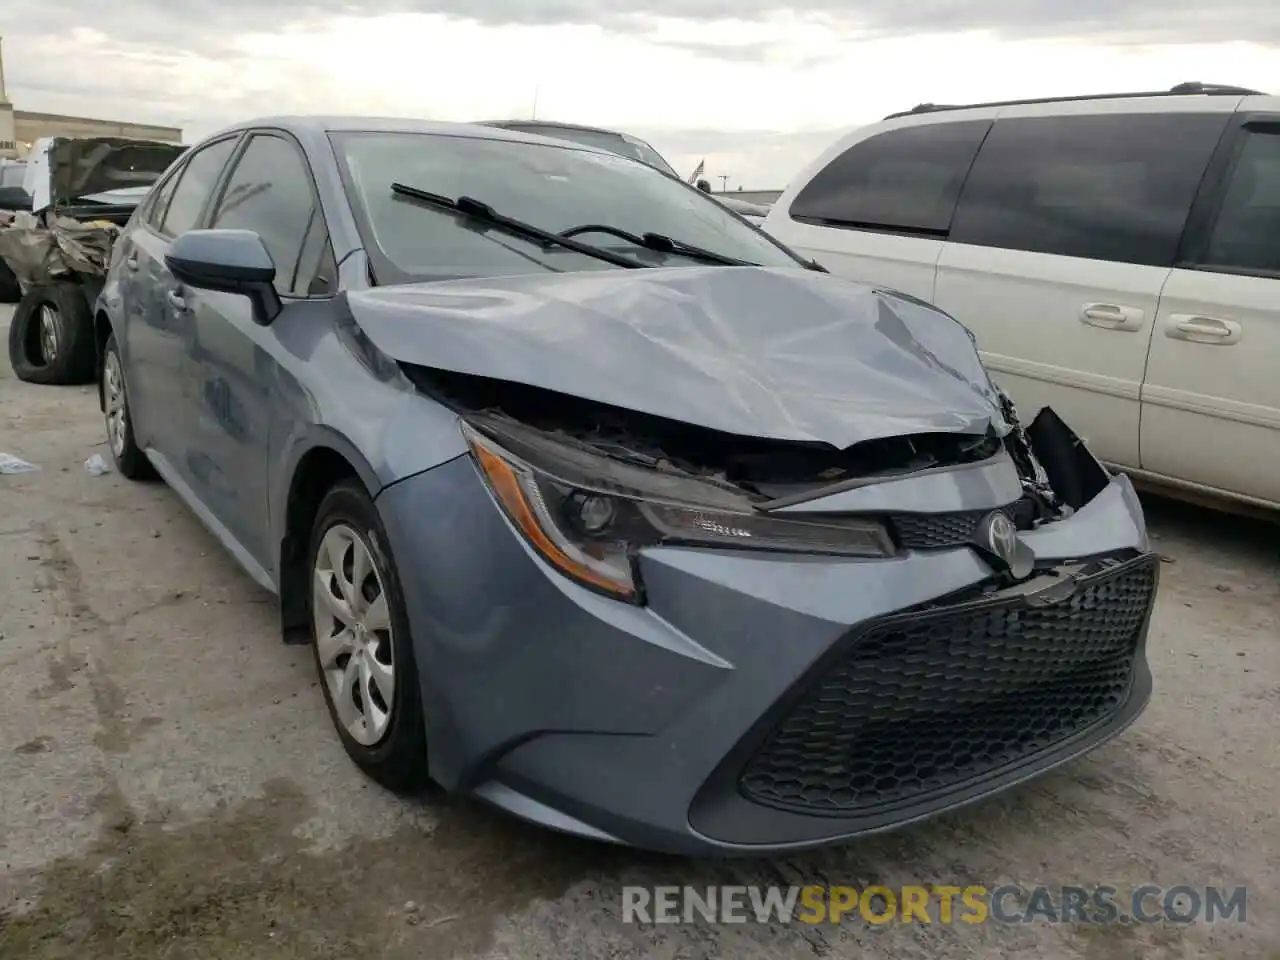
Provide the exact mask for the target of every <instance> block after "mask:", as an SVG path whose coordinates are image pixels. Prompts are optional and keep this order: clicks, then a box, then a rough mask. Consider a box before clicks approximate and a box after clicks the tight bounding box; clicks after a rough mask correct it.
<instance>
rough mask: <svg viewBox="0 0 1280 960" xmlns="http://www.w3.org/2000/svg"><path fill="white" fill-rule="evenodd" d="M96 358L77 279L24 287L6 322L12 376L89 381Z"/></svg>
mask: <svg viewBox="0 0 1280 960" xmlns="http://www.w3.org/2000/svg"><path fill="white" fill-rule="evenodd" d="M97 360H98V352H97V347H96V346H95V344H94V340H93V316H92V314H91V313H90V311H89V301H88V300H87V299H86V297H85V294H84V291H83V290H82V289H81V288H80V286H79V284H76V283H72V282H71V281H68V280H59V281H57V282H55V283H47V284H40V285H39V286H34V287H32V288H31V289H30V290H28V291H27V293H26V295H25V296H24V297H23V298H22V302H21V303H19V304H18V309H17V310H15V311H14V313H13V319H12V320H11V321H10V323H9V363H10V365H11V366H12V367H13V372H14V374H16V375H17V377H18V379H19V380H25V381H27V382H28V383H45V384H78V383H89V382H91V381H92V380H93V377H94V373H95V372H96V367H97Z"/></svg>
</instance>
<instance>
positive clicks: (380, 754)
mask: <svg viewBox="0 0 1280 960" xmlns="http://www.w3.org/2000/svg"><path fill="white" fill-rule="evenodd" d="M309 558H310V570H311V576H310V578H309V580H310V585H311V587H310V589H311V611H312V635H313V640H314V643H313V650H314V651H315V659H316V668H317V669H318V671H319V674H320V687H321V689H322V690H323V692H324V699H325V703H326V704H327V705H328V708H329V716H330V718H331V719H332V720H333V725H334V727H335V728H336V729H337V731H338V736H339V737H340V738H341V740H342V745H343V747H344V748H345V749H346V751H347V755H348V756H350V757H351V759H352V760H354V761H355V763H356V764H357V765H358V766H359V767H360V768H361V769H362V770H364V771H365V773H367V774H368V775H369V776H370V777H372V778H373V779H374V780H376V781H377V782H379V783H381V784H382V785H383V786H385V787H387V788H389V789H391V790H394V791H396V792H407V791H412V790H416V789H418V788H420V787H421V786H422V785H423V784H424V783H425V781H426V778H427V744H426V729H425V726H424V722H423V711H422V697H421V692H420V690H419V687H418V677H417V668H416V664H415V661H414V656H413V644H412V642H411V640H410V638H409V627H408V617H407V615H406V613H405V609H404V601H403V599H402V594H401V591H400V580H399V578H398V576H397V575H396V569H395V563H394V561H393V560H392V558H391V555H390V552H389V550H388V548H387V538H386V533H385V531H384V530H383V528H382V523H381V521H380V520H379V518H378V513H377V509H376V508H375V507H374V505H373V501H372V500H370V499H369V496H368V494H367V493H366V492H365V491H364V488H363V487H362V486H361V485H360V484H359V483H358V482H356V481H347V482H343V483H340V484H338V485H337V486H335V487H334V488H333V489H332V490H330V491H329V492H328V493H327V494H326V495H325V497H324V499H323V500H322V501H321V503H320V508H319V510H318V511H317V514H316V521H315V524H314V525H313V527H312V532H311V549H310V551H309Z"/></svg>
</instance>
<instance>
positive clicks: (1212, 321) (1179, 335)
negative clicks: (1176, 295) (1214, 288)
mask: <svg viewBox="0 0 1280 960" xmlns="http://www.w3.org/2000/svg"><path fill="white" fill-rule="evenodd" d="M1243 333H1244V330H1243V328H1242V327H1241V326H1240V324H1239V323H1238V322H1236V321H1235V320H1223V319H1221V318H1220V317H1203V316H1201V315H1200V314H1198V313H1175V314H1173V315H1172V316H1170V317H1169V322H1168V323H1167V324H1166V325H1165V328H1164V335H1165V336H1166V337H1170V338H1171V339H1174V340H1186V341H1188V342H1190V343H1206V344H1209V345H1210V346H1216V347H1227V346H1230V345H1231V344H1233V343H1239V342H1240V337H1241V335H1242V334H1243Z"/></svg>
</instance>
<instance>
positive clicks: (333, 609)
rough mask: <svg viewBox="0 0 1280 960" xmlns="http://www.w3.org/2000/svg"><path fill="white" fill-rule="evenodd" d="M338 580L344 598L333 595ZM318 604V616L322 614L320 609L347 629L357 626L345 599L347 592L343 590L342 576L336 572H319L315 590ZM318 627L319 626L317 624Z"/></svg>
mask: <svg viewBox="0 0 1280 960" xmlns="http://www.w3.org/2000/svg"><path fill="white" fill-rule="evenodd" d="M334 580H337V582H338V589H339V590H342V592H343V594H344V596H342V597H335V596H334V595H333V582H334ZM313 592H314V593H315V597H316V603H317V607H318V609H317V610H316V613H317V615H318V614H319V613H320V609H319V608H323V610H324V611H325V612H326V613H328V614H329V616H331V617H332V618H334V619H336V620H338V621H339V622H340V623H342V624H343V625H344V626H346V627H348V628H349V627H353V626H355V622H356V618H355V617H354V616H353V615H352V613H351V608H350V607H349V606H347V601H346V597H345V593H346V591H345V590H343V588H342V575H341V574H340V573H338V571H336V570H317V571H316V585H315V588H314V591H313ZM317 626H319V625H318V624H317Z"/></svg>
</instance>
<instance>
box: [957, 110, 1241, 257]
mask: <svg viewBox="0 0 1280 960" xmlns="http://www.w3.org/2000/svg"><path fill="white" fill-rule="evenodd" d="M1227 119H1228V115H1227V114H1225V113H1205V114H1191V113H1149V114H1111V113H1108V114H1091V115H1085V116H1059V117H1029V118H1021V119H1010V120H1000V121H998V122H997V123H996V125H995V127H994V128H993V129H992V131H991V133H990V135H988V137H987V139H986V142H985V143H984V144H983V146H982V150H981V152H980V153H979V154H978V159H977V160H976V161H975V162H974V165H973V170H972V171H971V173H970V174H969V179H968V181H967V182H966V183H965V187H964V190H963V192H962V193H961V196H960V204H959V206H958V207H957V208H956V212H955V218H954V220H953V221H952V224H951V235H950V239H951V241H952V242H954V243H971V244H976V245H978V246H985V247H1003V248H1006V249H1011V250H1027V251H1031V252H1035V253H1051V254H1060V255H1062V256H1067V257H1084V258H1087V259H1091V260H1112V261H1118V262H1121V263H1140V264H1148V265H1151V266H1171V265H1172V264H1173V262H1174V259H1175V256H1176V254H1177V249H1178V240H1179V238H1180V237H1181V235H1182V228H1183V226H1184V225H1185V223H1186V219H1187V214H1188V212H1189V211H1190V209H1191V202H1192V200H1194V199H1195V195H1196V191H1197V189H1198V187H1199V185H1200V179H1201V177H1202V176H1203V175H1204V171H1205V167H1207V166H1208V163H1209V157H1210V155H1211V154H1212V153H1213V151H1214V148H1215V147H1216V146H1217V144H1218V140H1219V138H1220V137H1221V135H1222V131H1223V129H1224V128H1225V127H1226V124H1227Z"/></svg>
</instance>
